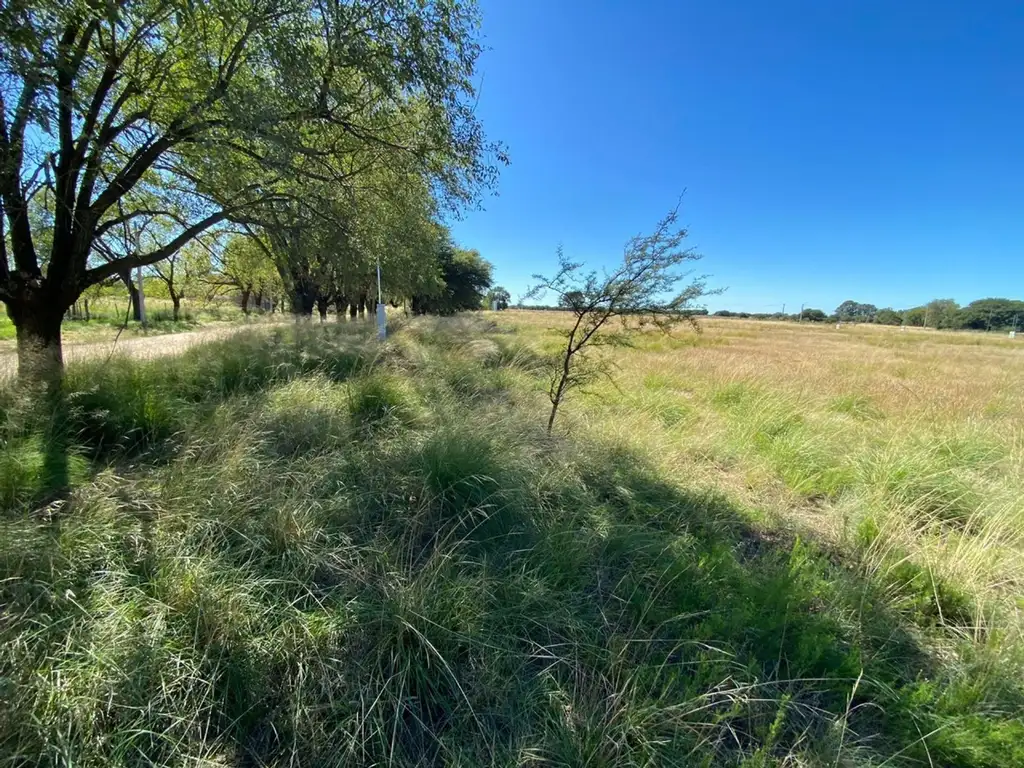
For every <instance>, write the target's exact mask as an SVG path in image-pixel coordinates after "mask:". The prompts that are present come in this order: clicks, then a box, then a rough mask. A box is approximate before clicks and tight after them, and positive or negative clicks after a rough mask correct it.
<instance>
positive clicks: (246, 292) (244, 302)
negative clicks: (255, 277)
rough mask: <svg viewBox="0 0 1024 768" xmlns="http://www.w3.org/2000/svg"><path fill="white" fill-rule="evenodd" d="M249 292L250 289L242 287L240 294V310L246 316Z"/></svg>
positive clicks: (247, 314) (247, 313)
mask: <svg viewBox="0 0 1024 768" xmlns="http://www.w3.org/2000/svg"><path fill="white" fill-rule="evenodd" d="M250 293H251V291H250V289H248V288H243V289H242V296H241V299H240V301H241V302H242V312H243V313H245V316H246V317H248V316H249V294H250Z"/></svg>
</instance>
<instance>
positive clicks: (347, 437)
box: [0, 318, 1024, 766]
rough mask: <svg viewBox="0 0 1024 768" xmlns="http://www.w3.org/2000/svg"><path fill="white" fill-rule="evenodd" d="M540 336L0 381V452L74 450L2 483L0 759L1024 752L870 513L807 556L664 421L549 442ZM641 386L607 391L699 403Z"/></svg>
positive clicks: (354, 334)
mask: <svg viewBox="0 0 1024 768" xmlns="http://www.w3.org/2000/svg"><path fill="white" fill-rule="evenodd" d="M536 349H538V346H536V345H535V344H534V343H533V342H532V341H531V340H530V339H529V337H528V335H526V334H517V333H507V332H500V330H499V329H497V328H495V327H494V326H491V325H489V324H487V323H484V322H479V321H473V320H467V319H465V318H456V319H454V320H451V321H417V322H415V323H412V324H410V325H409V326H407V327H405V328H403V329H401V331H400V332H399V333H397V334H395V335H394V336H393V337H392V340H391V341H389V342H388V343H387V344H385V345H383V346H378V345H376V344H375V343H374V342H371V341H370V340H369V339H367V338H365V336H364V335H362V332H361V331H359V330H358V329H354V328H349V327H347V326H341V327H338V328H334V327H328V328H323V329H306V330H302V329H299V330H296V329H281V330H278V331H275V332H273V333H271V334H255V333H254V334H252V335H250V336H243V337H240V338H239V339H236V340H233V341H231V342H224V343H213V344H210V345H206V346H203V347H201V348H196V349H194V350H190V351H189V352H187V353H185V354H184V355H182V356H180V357H177V358H173V359H166V360H161V361H149V362H146V361H120V362H118V363H117V364H116V365H108V366H99V365H78V366H73V367H72V368H70V369H69V375H68V381H67V385H66V388H65V392H64V397H63V400H62V401H61V402H60V403H59V404H58V405H59V407H58V408H55V409H54V410H53V412H52V413H44V414H42V415H40V414H38V413H33V411H32V404H31V403H18V402H17V400H16V398H14V397H13V396H12V395H10V394H9V393H7V394H5V395H3V397H0V403H2V404H3V405H2V408H3V425H4V426H3V429H4V432H3V435H4V437H3V439H4V441H5V442H4V444H3V448H2V452H0V459H2V461H4V462H10V463H12V464H18V462H21V464H23V465H25V466H30V465H32V462H31V461H30V460H28V459H26V458H25V457H26V456H32V455H35V454H34V453H33V452H36V453H38V454H39V455H41V456H42V457H43V458H44V459H45V458H46V456H47V455H48V454H53V453H55V452H59V451H63V453H64V455H65V456H66V457H67V459H68V461H69V462H73V463H74V467H75V468H74V471H71V472H68V473H65V475H64V476H63V480H62V483H61V484H60V487H57V488H54V484H53V482H52V478H50V477H48V476H47V475H46V474H45V473H43V472H40V471H25V472H23V473H22V474H20V475H17V477H18V478H20V479H16V480H13V481H10V489H11V490H9V491H6V493H7V494H8V495H7V496H5V497H3V500H2V504H3V508H4V510H5V514H4V515H3V517H2V519H0V526H2V535H0V542H2V543H0V600H2V601H3V604H4V617H3V620H2V621H0V678H2V683H0V699H2V700H0V706H2V707H3V711H4V716H3V717H2V718H0V762H3V763H7V764H11V765H36V764H38V765H53V764H61V765H71V764H74V765H152V764H159V765H195V764H206V765H410V766H411V765H465V766H476V765H495V766H499V765H500V766H512V765H516V766H525V765H538V766H539V765H562V766H580V765H593V766H602V765H607V766H630V765H635V766H640V765H649V766H661V765H679V766H685V765H744V766H771V765H778V766H781V765H822V766H824V765H829V766H836V765H857V766H860V765H863V766H868V765H883V764H884V765H920V764H928V762H929V761H931V762H932V764H934V765H961V766H997V765H998V766H1002V765H1013V764H1019V763H1021V762H1022V761H1024V753H1022V752H1021V749H1022V747H1021V744H1024V741H1022V737H1024V725H1022V724H1021V722H1020V720H1019V714H1020V711H1021V710H1020V707H1021V705H1022V703H1024V699H1022V694H1021V689H1020V686H1019V682H1018V680H1019V678H1016V677H1014V675H1013V674H1009V671H1010V670H1019V667H1018V666H1016V665H1017V664H1019V658H1018V656H1017V655H1015V654H1016V653H1017V652H1016V650H1015V646H1013V645H1011V644H1008V643H1006V642H1004V638H1000V637H997V636H996V635H994V634H985V635H984V636H968V635H967V634H964V635H963V636H962V637H961V638H960V639H959V640H957V639H956V638H951V637H950V636H949V634H948V633H946V632H944V631H943V628H944V627H945V626H946V624H947V622H948V621H954V620H955V621H958V622H961V623H962V625H963V626H964V627H966V626H967V625H968V624H969V623H971V622H974V621H976V619H977V617H976V616H975V615H974V613H973V611H974V606H973V605H972V604H971V603H970V601H969V600H967V599H965V598H963V596H962V595H957V594H954V592H952V591H950V595H951V596H950V597H948V598H942V599H943V602H942V606H943V609H944V611H948V610H950V607H955V608H956V611H955V612H954V613H955V616H953V615H950V616H949V617H947V616H946V614H945V612H944V613H943V615H942V616H941V617H937V618H936V617H934V616H931V615H928V610H927V608H926V606H925V607H922V606H923V605H924V601H925V595H926V593H928V592H929V590H932V591H934V590H935V589H936V587H935V582H934V581H932V580H929V574H928V572H927V570H923V569H922V568H921V567H920V566H918V565H916V564H915V561H914V560H913V559H912V558H907V557H906V556H903V555H901V554H900V553H897V552H896V551H895V550H894V549H893V548H891V547H886V548H885V551H884V552H881V551H880V552H878V554H877V556H872V557H868V556H867V555H866V554H865V553H868V552H872V551H873V548H881V547H883V545H882V543H881V542H883V541H884V540H885V537H886V533H885V528H884V526H885V524H886V520H887V518H883V517H881V516H877V522H876V527H875V528H871V526H869V525H867V524H866V523H863V524H862V525H861V527H860V528H859V529H858V534H857V535H858V539H857V541H858V542H859V543H858V545H857V548H852V547H851V549H850V550H849V551H846V550H836V549H835V548H833V547H832V546H831V545H827V544H824V543H814V541H812V540H811V539H809V538H807V537H806V536H804V537H801V536H796V535H794V534H793V532H792V531H791V530H790V529H788V528H786V527H783V526H778V527H772V526H770V525H769V524H767V523H766V522H765V517H764V515H763V514H762V512H763V510H761V509H760V508H758V507H757V506H755V505H751V504H749V503H748V501H747V500H746V499H744V498H742V496H741V495H737V494H734V493H732V491H731V490H729V489H726V490H720V489H718V488H716V487H714V485H713V484H712V483H709V482H707V478H706V477H703V476H698V475H693V476H687V475H684V474H682V473H678V472H677V473H673V472H669V471H667V470H666V463H665V462H666V460H667V454H665V455H659V453H663V452H662V450H661V449H663V448H665V447H666V446H667V445H668V444H669V443H668V442H667V440H666V438H665V435H666V434H667V433H665V432H660V433H659V432H654V433H652V434H651V435H649V437H650V439H649V440H646V441H645V440H642V439H641V437H642V436H640V435H636V434H634V435H632V439H629V437H630V436H629V435H628V434H620V433H619V432H618V431H617V430H616V429H614V428H611V427H610V426H609V423H607V422H604V421H601V420H599V419H597V417H596V416H595V417H593V418H592V420H591V421H590V422H589V423H588V421H587V419H586V418H580V419H578V420H577V422H576V423H575V424H574V425H573V428H572V432H571V434H570V435H563V436H556V437H548V436H547V435H546V434H545V433H544V430H543V418H541V417H540V414H541V412H540V410H539V409H538V408H537V407H536V406H537V403H538V401H539V400H538V399H539V397H541V396H542V395H541V392H540V388H541V386H542V381H541V380H540V378H539V376H540V370H541V368H542V366H543V363H544V359H543V353H541V352H537V351H535V350H536ZM655 383H657V382H655ZM661 383H662V384H667V383H668V384H670V383H671V382H667V383H666V382H661ZM645 391H646V392H648V394H646V395H643V396H637V397H636V398H635V399H630V400H628V401H627V402H626V403H625V405H623V404H621V403H609V402H607V401H605V402H604V404H603V405H602V407H604V408H611V407H615V408H625V409H627V410H628V411H629V412H630V413H635V414H639V415H638V418H640V419H642V421H640V422H635V423H634V425H633V429H634V431H635V430H636V424H643V425H644V426H647V425H652V426H654V425H661V426H658V427H657V428H658V429H661V430H671V429H674V428H690V427H689V425H692V424H695V423H696V421H697V419H699V418H701V417H700V413H701V412H702V410H703V409H702V408H701V409H698V408H697V406H696V405H694V406H686V407H681V408H680V413H681V414H682V415H681V416H680V418H678V419H677V418H675V417H672V416H671V415H669V417H668V418H665V415H666V414H671V413H672V411H671V410H670V409H667V408H666V407H663V406H657V407H655V405H654V404H653V403H654V402H655V400H656V396H655V395H651V394H649V393H650V392H669V391H676V390H672V389H671V388H670V387H669V386H667V385H666V386H664V387H655V388H654V389H651V390H645ZM745 397H746V395H744V396H742V397H740V398H739V399H738V400H736V402H739V401H742V400H744V398H745ZM713 399H715V398H713ZM734 399H735V397H734V396H733V395H729V396H724V397H719V398H717V405H712V406H709V407H711V408H723V409H728V408H731V407H733V405H732V404H731V403H733V400H734ZM694 414H696V415H694ZM787 414H789V412H788V411H787V410H786V408H781V409H779V410H778V411H777V412H775V411H773V412H772V414H771V415H770V418H769V417H765V418H764V419H763V420H762V421H763V423H764V424H765V425H769V426H770V425H772V424H777V423H787V422H786V418H789V416H788V415H787ZM790 415H791V414H790ZM843 417H844V418H845V417H846V416H845V415H844V416H843ZM588 418H589V417H588ZM780 419H781V422H780ZM808 428H809V427H808V426H807V425H806V424H804V423H802V422H796V423H795V426H793V427H792V429H793V430H797V431H798V430H801V429H808ZM762 431H763V430H762ZM627 432H628V430H627ZM776 432H777V434H776V435H775V437H776V438H779V437H781V436H784V435H785V434H786V432H785V430H784V429H783V430H782V431H781V432H779V431H778V430H776ZM731 434H732V433H728V434H727V435H726V437H723V439H725V440H732V439H733V438H732V437H729V435H731ZM737 434H739V433H737ZM756 434H759V433H755V436H756ZM736 439H740V438H736ZM979 445H980V444H979ZM645 446H646V447H645ZM751 450H752V451H753V453H751V454H750V455H751V456H755V457H756V456H760V455H761V453H760V451H762V450H768V451H769V452H770V451H775V450H782V449H776V448H774V447H772V446H771V445H769V447H768V448H767V449H764V448H761V447H758V446H756V445H755V446H754V447H753V448H752V449H751ZM957 450H959V451H960V452H961V453H960V454H957V455H961V454H963V453H964V452H966V455H968V457H969V458H970V457H973V460H975V461H976V466H977V467H978V468H979V469H983V468H984V467H986V466H987V465H988V462H989V461H990V460H991V459H992V457H991V456H989V455H987V454H985V453H984V451H981V449H980V448H978V446H977V445H976V446H975V448H974V449H971V450H975V451H981V452H980V453H979V452H974V453H972V452H971V451H970V450H968V448H965V447H962V446H961V447H960V448H958V449H957ZM954 453H956V451H954ZM735 455H736V457H737V460H746V459H744V458H743V457H744V456H746V454H745V453H744V452H743V451H737V452H736V454H735ZM771 455H773V456H774V455H775V454H771ZM780 455H781V454H780ZM19 457H20V458H19ZM72 457H73V458H72ZM50 460H51V462H52V455H51V459H50ZM774 460H775V459H772V461H774ZM36 461H37V464H38V460H36ZM3 466H6V465H3ZM680 466H682V465H680ZM851 471H852V472H855V473H861V474H863V475H864V476H868V475H870V473H871V472H872V471H880V470H878V469H877V468H872V467H871V466H866V467H863V468H855V469H854V470H851ZM855 476H856V477H860V476H861V475H860V474H857V475H855ZM11 477H14V475H11ZM850 482H853V483H855V482H857V481H856V480H855V479H854V480H851V481H850ZM904 491H905V498H907V499H911V501H912V500H913V492H912V491H909V490H906V489H904ZM837 498H838V497H837ZM993 513H994V512H993ZM893 514H895V513H893ZM871 519H872V520H876V517H871ZM957 530H958V531H960V534H961V535H963V536H967V535H968V534H970V535H972V536H974V535H979V534H976V533H975V532H973V531H968V530H967V529H966V528H963V527H961V528H959V529H957ZM868 563H871V564H873V566H872V567H868V565H867V564H868ZM901 568H902V570H900V569H901ZM886 569H888V570H886ZM915 569H916V570H915ZM895 571H899V572H900V577H899V578H900V579H902V580H903V581H904V582H906V586H905V588H903V589H902V590H894V589H893V584H894V580H893V578H892V577H891V574H892V573H893V572H895ZM921 574H923V575H921ZM915 600H916V601H918V602H919V603H921V605H918V606H917V607H916V608H913V609H911V607H909V606H910V604H911V603H913V602H914V601H915ZM957 600H959V602H956V601H957ZM918 614H921V615H920V616H919V615H918Z"/></svg>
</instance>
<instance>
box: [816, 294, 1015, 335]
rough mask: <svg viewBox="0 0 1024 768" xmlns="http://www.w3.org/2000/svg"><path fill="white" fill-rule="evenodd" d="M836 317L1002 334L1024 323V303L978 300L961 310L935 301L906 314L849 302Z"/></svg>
mask: <svg viewBox="0 0 1024 768" xmlns="http://www.w3.org/2000/svg"><path fill="white" fill-rule="evenodd" d="M851 310H853V311H851ZM835 316H836V318H837V319H838V320H842V321H852V322H867V323H879V324H881V325H909V326H916V327H919V328H948V329H971V330H990V331H996V330H1000V331H1002V330H1010V329H1014V328H1016V327H1017V325H1018V321H1019V320H1020V321H1024V301H1018V300H1015V299H978V300H977V301H972V302H971V303H970V304H968V305H967V306H964V307H961V306H960V305H959V304H958V303H957V302H956V301H954V300H953V299H934V300H933V301H930V302H928V303H927V304H922V305H921V306H918V307H911V308H910V309H904V310H896V309H892V308H890V307H883V308H882V309H878V308H876V307H875V306H873V305H871V304H858V303H857V302H853V301H846V302H843V303H842V304H840V305H839V306H838V307H837V308H836V311H835Z"/></svg>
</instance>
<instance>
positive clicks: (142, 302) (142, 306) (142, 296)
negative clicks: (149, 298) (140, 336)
mask: <svg viewBox="0 0 1024 768" xmlns="http://www.w3.org/2000/svg"><path fill="white" fill-rule="evenodd" d="M135 277H136V278H137V280H138V283H139V320H141V321H142V327H143V328H145V327H146V293H145V291H143V290H142V267H136V268H135Z"/></svg>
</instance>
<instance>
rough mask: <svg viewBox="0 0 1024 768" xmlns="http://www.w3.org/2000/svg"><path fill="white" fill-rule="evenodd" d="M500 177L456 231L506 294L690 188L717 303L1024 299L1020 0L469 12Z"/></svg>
mask: <svg viewBox="0 0 1024 768" xmlns="http://www.w3.org/2000/svg"><path fill="white" fill-rule="evenodd" d="M481 8H482V12H483V33H484V36H485V43H486V45H487V46H488V49H489V50H488V51H487V52H486V53H485V54H484V55H483V56H482V58H481V61H480V67H479V77H480V83H481V96H480V101H479V105H478V109H477V114H478V116H479V117H480V118H481V120H482V121H483V124H484V126H485V128H486V130H487V132H488V134H489V135H490V136H491V137H492V138H494V139H499V140H501V141H503V142H505V143H506V144H507V146H508V149H509V152H510V155H511V158H512V164H511V165H510V166H509V167H508V168H506V169H504V170H503V172H502V176H501V180H500V182H499V191H498V196H497V197H489V198H487V199H486V200H485V201H484V203H483V210H481V211H472V212H469V213H467V214H466V215H465V216H464V217H463V218H462V220H460V221H457V222H455V223H454V227H453V230H454V234H455V237H456V239H457V240H458V241H459V242H460V243H461V244H462V245H464V246H466V247H472V248H477V249H479V250H480V251H481V253H482V254H483V255H484V256H485V258H487V259H488V260H490V261H491V262H492V263H493V264H494V266H495V278H496V281H497V282H498V283H500V284H502V285H504V286H506V287H507V288H508V289H509V290H510V292H511V293H512V295H513V299H515V298H516V297H518V296H519V294H520V293H522V292H523V290H524V289H525V288H526V287H527V285H528V284H529V283H530V276H531V275H532V274H534V273H536V272H545V271H551V268H552V266H553V264H554V262H555V249H556V247H557V246H558V245H559V244H562V245H563V246H564V247H565V250H566V253H567V254H568V255H569V256H571V257H572V258H574V259H576V260H582V261H586V262H588V263H592V264H593V265H594V266H597V267H599V266H601V265H604V264H611V263H614V262H615V261H616V260H617V259H619V258H621V254H622V244H623V243H624V242H625V240H626V239H627V237H629V236H630V235H632V234H636V233H638V232H641V231H645V230H648V229H650V228H651V226H652V225H653V224H654V223H656V222H657V220H658V219H659V218H660V217H661V216H662V215H663V214H664V213H665V212H666V211H667V210H668V209H669V208H670V207H671V206H672V205H673V204H674V202H675V201H676V199H677V197H678V196H679V194H680V193H681V192H682V191H683V190H684V189H685V190H686V196H685V198H684V202H683V211H682V220H683V222H684V223H685V224H686V225H687V226H688V227H689V229H690V243H691V244H692V245H694V246H696V247H697V248H698V249H699V250H700V251H701V252H702V253H703V254H704V256H705V258H704V261H702V262H700V263H699V265H698V267H699V269H700V271H702V272H706V273H708V274H711V275H712V276H713V277H712V279H711V283H712V284H713V285H717V286H726V287H727V288H728V290H727V291H726V292H725V293H724V294H723V295H722V296H719V297H713V298H712V299H711V300H710V301H709V307H710V308H711V309H712V310H714V309H720V308H725V307H728V308H731V309H740V310H747V311H774V310H775V309H780V308H781V306H782V304H783V303H785V304H786V305H787V311H790V312H792V311H795V310H796V309H797V308H799V306H800V304H801V303H804V302H806V303H807V305H808V306H811V307H820V308H822V309H825V310H831V309H833V308H834V307H835V306H836V305H838V304H839V303H840V302H842V301H843V300H845V299H854V300H857V301H864V302H870V303H873V304H877V305H878V306H894V307H897V308H901V307H907V306H912V305H915V304H920V303H922V302H925V301H928V300H930V299H933V298H937V297H942V298H945V297H952V298H955V299H956V300H958V301H960V302H961V303H966V302H968V301H971V300H973V299H976V298H982V297H986V296H1008V297H1012V298H1024V258H1022V256H1024V3H1021V2H1009V1H1003V0H985V1H984V2H971V1H970V0H961V2H946V1H944V0H930V1H929V2H925V1H924V0H901V1H900V2H892V1H891V0H884V1H883V0H824V1H822V0H803V1H802V2H794V1H792V0H775V2H770V3H769V2H763V0H744V1H742V2H741V1H740V0H714V2H690V1H689V0H687V1H685V2H674V1H673V0H632V1H627V0H614V1H613V0H590V1H589V2H584V1H583V0H547V1H546V2H545V1H542V0H481Z"/></svg>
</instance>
